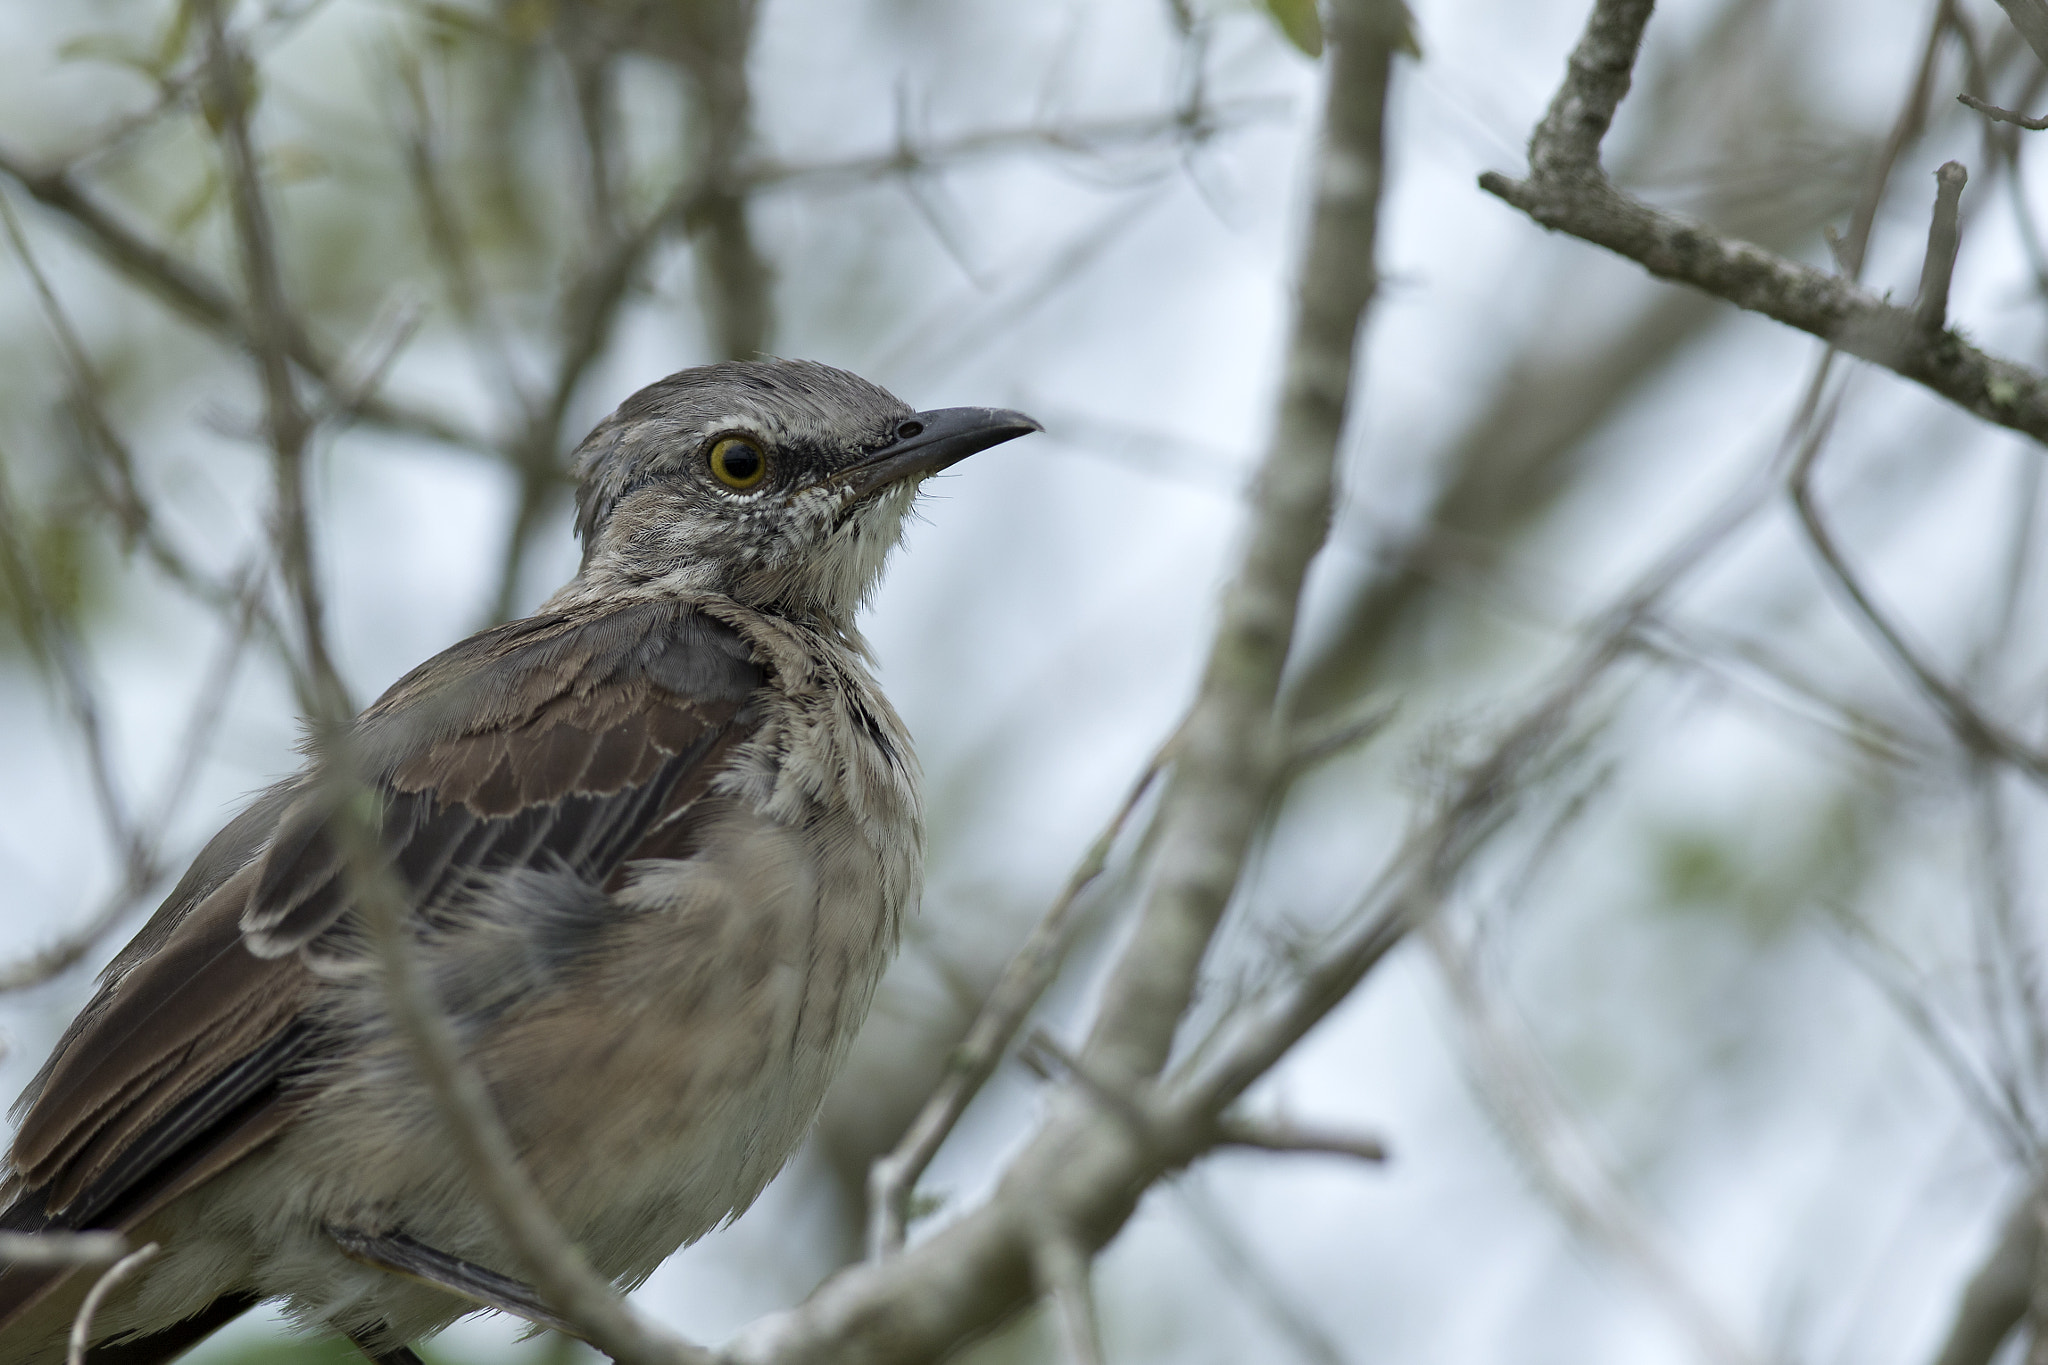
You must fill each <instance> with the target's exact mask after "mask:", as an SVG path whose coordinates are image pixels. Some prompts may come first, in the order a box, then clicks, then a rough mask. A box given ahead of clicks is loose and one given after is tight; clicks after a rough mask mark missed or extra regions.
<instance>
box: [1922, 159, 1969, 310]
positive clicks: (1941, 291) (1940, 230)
mask: <svg viewBox="0 0 2048 1365" xmlns="http://www.w3.org/2000/svg"><path fill="white" fill-rule="evenodd" d="M1969 178H1970V173H1969V172H1968V171H1967V170H1964V169H1963V165H1962V163H1961V162H1959V161H1947V162H1943V163H1942V167H1941V169H1940V170H1938V171H1936V172H1935V173H1934V180H1935V187H1936V188H1935V195H1934V221H1933V222H1932V223H1930V224H1929V225H1928V228H1927V258H1926V260H1925V261H1924V262H1922V264H1921V266H1920V293H1919V295H1918V297H1917V298H1916V299H1915V301H1914V304H1913V322H1914V325H1915V326H1917V327H1918V328H1919V330H1920V334H1921V335H1922V336H1923V337H1934V336H1937V335H1939V334H1940V332H1941V331H1942V329H1943V328H1945V327H1947V326H1948V286H1949V280H1950V278H1951V277H1952V276H1954V274H1955V269H1956V250H1957V248H1958V247H1960V246H1961V245H1962V226H1961V222H1960V219H1961V213H1962V203H1963V186H1964V184H1965V183H1967V182H1968V180H1969Z"/></svg>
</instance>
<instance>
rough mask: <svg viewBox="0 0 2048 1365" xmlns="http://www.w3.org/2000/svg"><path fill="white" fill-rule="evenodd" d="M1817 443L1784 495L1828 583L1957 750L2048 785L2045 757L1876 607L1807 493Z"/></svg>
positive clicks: (1796, 467) (2047, 757)
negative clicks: (1913, 686)
mask: <svg viewBox="0 0 2048 1365" xmlns="http://www.w3.org/2000/svg"><path fill="white" fill-rule="evenodd" d="M1822 448H1823V443H1821V442H1816V443H1814V444H1813V445H1812V446H1810V447H1809V449H1808V452H1807V453H1806V454H1805V455H1804V456H1803V457H1802V458H1801V459H1800V460H1799V461H1798V463H1797V464H1795V465H1794V466H1793V469H1792V472H1791V478H1790V481H1789V484H1788V491H1789V494H1790V497H1791V500H1792V505H1793V508H1794V510H1795V511H1796V512H1797V513H1798V516H1799V524H1800V526H1801V528H1802V529H1803V530H1804V532H1805V535H1806V541H1807V543H1808V544H1809V545H1811V546H1812V547H1813V550H1814V553H1815V554H1817V555H1818V556H1819V557H1820V561H1821V564H1822V565H1823V567H1825V568H1826V569H1827V571H1828V576H1829V579H1830V581H1831V582H1832V583H1833V584H1834V586H1835V588H1836V590H1837V591H1838V592H1839V593H1840V595H1841V596H1842V597H1843V599H1844V600H1846V601H1847V603H1848V604H1849V606H1850V607H1851V609H1852V610H1853V612H1854V614H1855V616H1856V619H1857V620H1859V621H1860V622H1862V623H1863V625H1864V626H1865V627H1866V628H1867V629H1868V630H1869V631H1870V632H1871V634H1873V635H1875V636H1876V637H1877V639H1878V641H1879V643H1881V644H1882V645H1883V646H1884V649H1885V651H1886V652H1887V653H1888V654H1889V655H1890V656H1891V657H1892V659H1893V660H1894V661H1895V662H1896V663H1898V664H1899V666H1900V667H1902V668H1903V669H1904V670H1905V671H1906V673H1907V674H1908V675H1910V676H1911V678H1912V680H1913V682H1914V683H1915V684H1916V685H1917V686H1918V687H1919V690H1920V691H1921V693H1922V694H1923V695H1925V696H1926V697H1927V699H1928V700H1929V701H1931V702H1932V703H1933V704H1934V708H1935V710H1936V711H1937V712H1939V713H1940V715H1941V717H1942V719H1943V720H1944V721H1946V722H1947V723H1948V727H1949V730H1950V732H1951V733H1953V734H1954V735H1955V737H1956V739H1957V740H1958V741H1960V742H1961V743H1962V744H1963V746H1964V747H1965V748H1967V749H1969V750H1970V751H1971V752H1972V753H1976V754H1982V755H1984V756H1985V757H1988V758H1994V759H1996V760H1998V761H2000V762H2002V763H2007V764H2010V765H2011V766H2012V767H2013V768H2015V769H2017V770H2018V771H2019V772H2022V773H2024V774H2026V775H2027V776H2028V777H2030V778H2032V779H2034V781H2036V782H2037V783H2041V784H2044V785H2048V754H2043V753H2042V752H2041V751H2040V750H2038V749H2036V748H2034V747H2033V746H2032V745H2030V744H2028V743H2026V742H2025V741H2024V740H2022V739H2020V738H2019V737H2018V736H2016V735H2014V734H2013V733H2011V732H2010V731H2009V730H2007V729H2006V728H2005V727H2004V726H2002V725H2000V724H1998V723H1997V722H1996V721H1993V720H1992V719H1990V718H1989V717H1988V716H1986V715H1985V714H1984V713H1983V712H1982V711H1981V710H1980V709H1979V708H1978V706H1977V704H1976V702H1975V701H1974V700H1972V699H1971V698H1970V697H1969V696H1967V695H1966V694H1965V693H1964V692H1963V691H1962V689H1961V688H1959V687H1957V686H1956V685H1955V684H1953V683H1951V682H1950V681H1949V680H1948V679H1947V678H1945V677H1943V676H1942V675H1941V674H1940V673H1939V672H1938V671H1937V670H1936V669H1935V668H1934V666H1933V665H1932V664H1930V663H1928V662H1927V660H1926V658H1925V657H1924V656H1923V655H1922V654H1921V652H1920V650H1919V648H1918V647H1917V646H1915V645H1914V644H1913V643H1912V642H1910V641H1909V640H1908V639H1907V638H1906V635H1905V631H1904V629H1903V627H1901V626H1899V625H1898V624H1897V623H1895V622H1894V621H1893V620H1892V619H1891V617H1890V615H1889V614H1888V613H1886V612H1885V611H1884V610H1883V609H1882V608H1880V607H1879V606H1878V605H1877V601H1876V599H1875V598H1874V597H1872V596H1871V594H1870V591H1869V589H1868V588H1866V587H1865V586H1864V585H1863V580H1862V578H1861V577H1860V576H1859V575H1858V574H1857V572H1856V570H1855V568H1854V566H1852V565H1851V564H1850V563H1849V560H1848V556H1847V555H1845V554H1844V553H1843V551H1842V548H1841V546H1840V545H1839V544H1838V543H1837V542H1836V540H1835V537H1834V533H1833V532H1832V531H1831V530H1829V528H1828V525H1827V522H1826V520H1825V519H1824V518H1823V517H1822V516H1821V512H1820V504H1819V500H1818V498H1817V497H1816V495H1815V493H1814V489H1813V471H1814V467H1815V465H1816V463H1817V461H1818V458H1819V455H1820V452H1821V450H1822Z"/></svg>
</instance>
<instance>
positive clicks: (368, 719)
mask: <svg viewBox="0 0 2048 1365" xmlns="http://www.w3.org/2000/svg"><path fill="white" fill-rule="evenodd" d="M763 678H764V675H763V672H762V670H761V668H760V667H759V666H758V665H756V664H755V663H754V662H753V661H752V659H751V658H750V656H749V653H748V651H747V649H746V646H745V644H744V643H743V642H742V641H740V640H739V639H738V637H737V636H735V635H734V634H733V632H732V631H731V630H730V629H729V628H727V627H725V626H723V625H721V624H718V623H716V622H714V621H711V620H710V619H708V618H706V617H703V616H698V615H695V614H693V613H690V612H688V611H687V610H686V609H683V608H679V607H676V606H674V605H671V604H656V605H652V606H643V607H638V608H630V609H627V610H625V611H621V612H615V613H613V614H611V615H609V616H606V617H602V618H598V619H596V620H589V621H581V622H565V621H562V620H560V619H550V618H535V619H533V620H529V621H522V622H515V623H513V624H512V625H510V626H506V627H500V628H499V629H497V630H494V631H487V632H485V633H484V634H483V635H480V636H476V637H473V638H472V639H470V640H467V641H464V642H463V643H462V644H460V645H457V646H456V647H455V648H453V649H451V650H449V651H448V652H447V653H445V654H443V655H441V656H439V657H437V658H436V659H433V660H430V661H429V662H428V663H427V664H424V665H422V666H421V667H420V668H419V669H416V670H415V671H414V672H413V673H412V674H410V675H408V676H407V677H406V678H404V679H402V680H401V681H400V682H399V683H398V684H397V685H395V686H394V687H393V688H392V689H391V691H390V692H388V693H386V695H385V696H384V698H383V699H381V700H380V701H379V702H378V703H377V704H376V705H375V706H373V707H372V708H371V709H370V710H369V711H367V712H365V713H364V717H363V720H362V721H361V722H360V723H359V725H358V734H359V735H360V736H361V737H362V747H363V749H364V751H365V752H368V753H369V754H371V755H372V762H373V765H374V772H375V775H376V777H377V785H378V787H379V789H380V790H381V792H382V794H383V798H384V816H383V828H384V841H385V845H386V847H387V849H388V850H389V852H390V854H391V856H392V866H393V868H394V869H395V870H396V871H397V873H398V875H399V876H400V877H401V879H402V880H403V882H404V884H405V885H406V887H407V888H408V891H409V894H410V897H411V899H412V901H413V904H414V905H415V907H416V908H418V909H421V910H423V911H425V912H426V913H427V914H429V915H430V916H432V914H433V907H434V906H435V905H436V904H437V903H440V902H443V901H445V900H446V899H447V898H448V897H449V896H450V895H451V894H452V892H453V891H454V890H455V889H457V888H458V887H461V886H463V885H467V884H471V883H473V881H474V879H475V878H476V877H477V876H478V875H479V874H482V873H486V872H491V871H495V870H499V869H504V868H512V867H520V866H530V865H534V864H535V863H536V861H537V860H545V861H546V862H547V863H548V864H549V865H550V866H566V867H567V868H569V869H572V870H573V871H574V872H575V873H576V874H577V875H579V876H581V877H583V878H584V879H586V880H587V881H589V882H590V883H591V884H592V885H593V886H598V885H603V884H605V883H606V882H607V881H610V880H612V879H613V877H614V874H616V873H617V872H618V871H619V869H620V867H621V866H622V864H623V863H625V862H626V861H627V860H629V858H631V857H633V856H674V851H675V850H679V849H680V848H682V847H683V846H684V845H685V844H686V843H687V837H686V832H679V827H680V826H686V825H688V824H689V823H691V822H690V821H688V820H687V818H681V813H682V811H683V809H684V808H685V807H686V806H687V805H688V804H689V803H690V802H692V801H694V800H695V798H696V797H697V796H698V795H700V794H701V793H702V791H703V790H704V788H705V786H706V784H707V783H708V782H709V779H710V777H711V775H712V773H713V771H714V770H715V769H716V767H717V766H719V765H720V764H721V763H722V762H723V756H724V754H725V752H726V751H727V750H728V749H729V748H730V746H731V745H732V744H733V743H735V742H737V740H738V739H740V738H742V737H743V736H744V734H745V732H746V731H747V730H748V729H750V728H751V727H750V720H751V717H750V715H749V714H748V713H747V709H746V702H747V700H748V698H749V697H751V696H752V695H753V693H754V692H755V690H756V689H757V688H759V687H760V686H761V684H762V682H763ZM379 755H381V756H382V760H383V761H381V762H378V761H377V757H378V756H379ZM259 804H260V805H261V807H262V808H263V818H264V819H265V820H267V821H268V822H269V823H268V826H267V828H253V827H252V825H253V823H254V822H252V821H250V820H249V818H248V816H245V817H242V818H240V819H238V820H237V821H236V822H235V823H234V824H232V825H230V827H229V829H228V830H224V831H223V833H222V836H221V837H220V838H219V839H216V840H215V842H214V844H213V845H209V848H208V852H207V854H206V855H202V859H201V862H202V863H203V862H205V861H206V859H207V858H208V857H213V858H214V861H215V863H216V864H220V863H223V862H226V863H229V864H230V865H229V866H226V867H225V868H222V867H220V866H212V867H209V868H208V869H207V870H206V871H205V873H204V874H202V873H201V868H200V866H199V865H197V864H195V868H194V872H193V873H192V874H188V876H187V878H186V881H185V882H183V883H181V884H180V887H179V889H178V891H177V892H174V893H173V896H172V899H171V900H170V901H168V902H166V905H165V908H164V910H162V911H160V912H159V913H158V916H157V917H156V918H155V919H153V920H152V921H151V924H150V925H149V927H148V928H146V929H145V930H144V934H143V936H139V937H147V938H149V939H151V942H149V943H148V944H147V945H146V946H145V945H142V944H141V943H140V942H138V944H137V945H132V946H131V948H130V949H129V950H128V951H127V952H124V953H123V955H122V956H121V957H119V958H117V959H116V961H115V966H114V967H113V968H110V969H109V972H108V975H107V977H106V978H105V979H104V981H103V984H102V987H101V992H100V995H99V996H97V997H95V999H94V1001H93V1003H92V1004H91V1005H90V1006H88V1009H87V1011H86V1012H85V1014H84V1015H83V1016H81V1020H80V1023H79V1024H78V1025H76V1026H74V1030H73V1033H72V1034H70V1035H67V1037H66V1039H65V1040H64V1042H63V1043H61V1044H60V1045H59V1052H58V1054H57V1056H56V1057H54V1058H53V1059H52V1063H51V1065H50V1066H49V1067H47V1068H46V1069H45V1073H44V1076H43V1077H41V1078H39V1088H32V1089H31V1092H30V1094H31V1095H32V1096H33V1103H32V1104H31V1105H30V1107H29V1109H28V1112H27V1113H26V1115H25V1116H24V1117H23V1122H22V1126H21V1129H20V1132H19V1133H18V1135H17V1137H16V1140H15V1144H14V1147H13V1149H12V1151H11V1153H10V1164H11V1165H12V1167H13V1171H14V1176H13V1179H12V1180H11V1181H10V1182H9V1183H10V1187H11V1191H12V1194H13V1202H12V1203H11V1204H10V1206H9V1207H8V1208H7V1209H6V1210H5V1211H0V1226H9V1227H27V1228H33V1227H41V1226H66V1227H85V1226H115V1225H132V1223H133V1222H134V1221H136V1220H137V1219H139V1218H140V1217H142V1216H145V1215H146V1214H147V1213H148V1212H149V1211H150V1210H151V1209H153V1208H154V1207H156V1206H158V1205H160V1204H161V1202H162V1200H163V1199H164V1198H166V1197H169V1196H170V1195H172V1194H175V1193H176V1192H177V1191H178V1190H179V1189H182V1188H189V1186H190V1184H191V1182H192V1181H193V1180H195V1179H198V1178H203V1177H204V1176H205V1175H208V1174H211V1173H213V1172H214V1171H216V1170H218V1169H219V1168H220V1167H221V1166H222V1165H224V1164H226V1163H227V1162H229V1161H232V1160H234V1159H236V1158H237V1157H239V1156H240V1155H241V1154H242V1153H243V1152H245V1151H247V1150H249V1148H250V1147H252V1146H254V1145H255V1144H256V1143H259V1142H261V1141H263V1140H264V1139H266V1138H267V1137H269V1136H271V1135H272V1134H273V1133H274V1132H275V1131H276V1129H277V1127H278V1126H279V1125H280V1124H281V1123H283V1122H286V1121H288V1114H286V1112H285V1110H286V1107H285V1106H284V1104H283V1102H282V1097H281V1090H280V1086H281V1081H282V1079H283V1078H284V1077H285V1076H286V1075H288V1074H289V1073H290V1072H291V1070H292V1069H293V1068H294V1067H295V1066H296V1065H297V1064H298V1063H299V1062H300V1061H302V1060H303V1059H304V1058H305V1057H307V1056H308V1055H309V1054H311V1053H313V1052H317V1050H318V1049H319V1047H320V1045H321V1040H320V1039H319V1038H318V1037H317V1036H316V1035H315V1033H314V1032H313V1030H312V1029H311V1028H310V1027H309V1026H308V1025H307V1024H305V1023H304V1022H303V1018H302V1016H303V1012H304V1009H305V1006H306V1003H307V1000H308V998H309V996H310V994H311V992H312V991H313V989H314V979H313V977H312V975H311V973H310V972H309V971H308V970H307V969H306V967H305V966H304V965H303V963H302V962H301V960H300V958H299V955H298V954H297V953H296V952H294V951H292V950H293V949H295V948H298V947H301V946H303V945H305V944H308V943H311V942H312V941H314V940H315V939H317V938H318V937H319V936H320V935H321V934H322V933H324V932H325V931H326V930H328V929H329V928H330V927H332V926H333V925H334V924H336V923H337V922H338V921H339V920H340V919H342V917H343V916H344V915H345V913H346V911H347V906H346V904H345V899H346V897H345V890H346V887H345V879H344V875H343V872H344V869H343V867H342V865H341V860H340V857H339V855H338V851H337V849H336V847H335V845H334V841H333V838H332V835H331V831H330V830H329V828H328V824H327V812H326V811H325V810H323V809H322V808H321V806H320V803H319V800H318V798H317V796H316V795H315V794H314V792H313V790H312V784H308V783H300V784H297V785H295V786H287V787H285V788H280V789H274V790H273V791H272V792H271V793H270V794H268V795H267V796H266V797H265V798H264V799H263V801H262V802H261V803H259ZM255 813H256V812H255V811H253V810H252V812H250V814H251V815H254V814H255ZM231 834H232V835H233V836H234V838H232V839H230V838H229V836H230V835H231ZM650 836H654V837H652V838H650ZM643 844H646V845H647V849H646V853H645V854H640V853H639V849H640V847H641V846H642V845H643ZM259 851H260V853H261V856H260V857H258V856H257V854H258V852H259ZM252 859H253V861H252ZM181 897H182V898H183V899H182V901H181V899H180V898H181ZM252 944H253V945H254V946H256V947H257V948H259V949H260V952H261V955H260V956H259V955H258V952H256V951H251V945H252ZM138 948H142V949H143V951H141V952H138V951H137V949H138ZM25 1098H27V1097H25ZM32 1278H33V1280H34V1281H36V1282H38V1283H31V1282H30V1279H31V1277H25V1276H23V1275H22V1274H21V1272H18V1271H8V1272H5V1273H0V1321H5V1320H6V1318H7V1317H8V1316H10V1315H11V1310H12V1309H15V1308H19V1307H23V1306H26V1304H28V1303H29V1302H31V1301H33V1300H34V1299H35V1298H37V1297H39V1296H40V1289H41V1288H46V1287H47V1284H45V1283H41V1282H44V1281H47V1279H48V1277H46V1276H36V1277H32Z"/></svg>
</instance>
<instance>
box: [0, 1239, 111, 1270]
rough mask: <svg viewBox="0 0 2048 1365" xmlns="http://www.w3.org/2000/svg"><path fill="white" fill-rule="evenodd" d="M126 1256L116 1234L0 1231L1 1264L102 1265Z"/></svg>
mask: <svg viewBox="0 0 2048 1365" xmlns="http://www.w3.org/2000/svg"><path fill="white" fill-rule="evenodd" d="M127 1254H128V1239H127V1238H125V1237H123V1236H122V1235H121V1234H120V1233H118V1232H57V1231H52V1232H0V1265H10V1266H13V1265H20V1266H62V1265H104V1264H105V1263H107V1262H108V1261H118V1260H120V1259H121V1258H122V1257H123V1256H126V1255H127Z"/></svg>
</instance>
